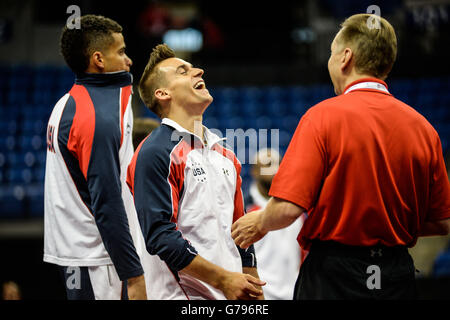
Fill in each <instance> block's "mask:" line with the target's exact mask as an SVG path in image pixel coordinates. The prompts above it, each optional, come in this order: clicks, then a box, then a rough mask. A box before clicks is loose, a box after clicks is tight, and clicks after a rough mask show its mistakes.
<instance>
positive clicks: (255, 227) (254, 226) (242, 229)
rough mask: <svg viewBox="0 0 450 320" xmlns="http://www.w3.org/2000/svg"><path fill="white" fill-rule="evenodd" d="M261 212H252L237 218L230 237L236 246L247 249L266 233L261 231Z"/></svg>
mask: <svg viewBox="0 0 450 320" xmlns="http://www.w3.org/2000/svg"><path fill="white" fill-rule="evenodd" d="M262 215H263V211H252V212H249V213H247V214H245V215H244V216H242V217H241V218H239V219H238V220H237V221H236V222H235V223H233V226H232V227H231V236H232V237H233V239H234V242H235V243H236V245H238V246H239V247H241V248H242V249H247V248H248V247H249V246H250V245H252V244H253V243H255V242H256V241H258V240H260V239H261V238H262V237H264V236H265V235H266V233H267V232H268V231H265V230H263V229H262V224H261V222H262Z"/></svg>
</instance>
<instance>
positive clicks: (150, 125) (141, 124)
mask: <svg viewBox="0 0 450 320" xmlns="http://www.w3.org/2000/svg"><path fill="white" fill-rule="evenodd" d="M159 125H160V122H159V121H158V120H156V119H152V118H144V117H140V118H134V121H133V146H134V150H136V149H137V148H138V147H139V144H140V143H141V142H142V141H143V140H144V139H145V138H146V137H147V136H148V135H149V134H150V133H151V132H152V131H153V130H154V129H156V128H158V127H159Z"/></svg>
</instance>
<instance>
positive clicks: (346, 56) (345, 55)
mask: <svg viewBox="0 0 450 320" xmlns="http://www.w3.org/2000/svg"><path fill="white" fill-rule="evenodd" d="M352 60H353V51H352V49H350V48H345V49H344V50H343V52H342V57H341V70H342V71H343V72H344V71H346V69H348V67H349V66H350V64H351V63H352Z"/></svg>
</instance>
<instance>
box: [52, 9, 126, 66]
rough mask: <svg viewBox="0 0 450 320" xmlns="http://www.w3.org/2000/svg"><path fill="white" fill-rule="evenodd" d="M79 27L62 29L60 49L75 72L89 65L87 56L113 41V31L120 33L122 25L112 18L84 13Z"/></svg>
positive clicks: (106, 46) (104, 47)
mask: <svg viewBox="0 0 450 320" xmlns="http://www.w3.org/2000/svg"><path fill="white" fill-rule="evenodd" d="M80 25H81V28H80V29H69V28H67V25H66V26H64V28H63V29H62V34H61V40H60V49H61V54H62V56H63V57H64V60H65V61H66V63H67V65H68V66H69V67H70V68H71V69H72V70H73V71H74V72H75V73H77V74H79V73H83V72H85V71H86V69H87V68H88V66H89V58H90V56H91V55H92V54H93V53H94V52H95V51H100V52H102V51H103V50H105V49H107V48H108V47H109V46H110V45H111V44H112V43H113V42H114V38H113V37H112V34H113V33H121V32H122V27H121V26H120V25H119V24H118V23H117V22H116V21H114V20H112V19H110V18H106V17H103V16H97V15H92V14H88V15H84V16H82V17H81V19H80Z"/></svg>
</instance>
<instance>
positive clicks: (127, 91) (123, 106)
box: [120, 86, 131, 145]
mask: <svg viewBox="0 0 450 320" xmlns="http://www.w3.org/2000/svg"><path fill="white" fill-rule="evenodd" d="M120 92H121V95H120V132H121V135H120V145H122V142H123V121H124V116H125V111H126V110H127V106H128V102H129V101H130V98H131V86H126V87H123V88H122V89H121V90H120Z"/></svg>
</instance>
